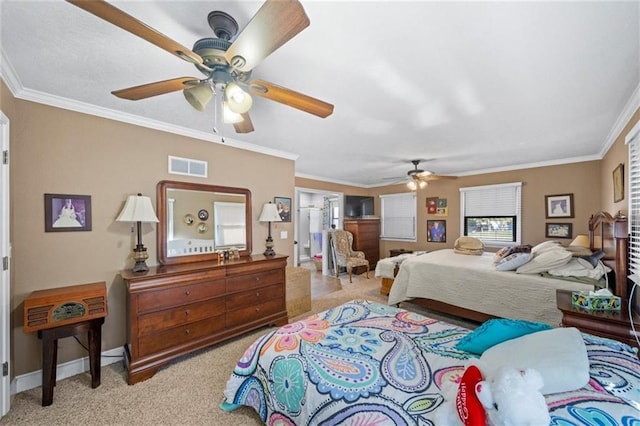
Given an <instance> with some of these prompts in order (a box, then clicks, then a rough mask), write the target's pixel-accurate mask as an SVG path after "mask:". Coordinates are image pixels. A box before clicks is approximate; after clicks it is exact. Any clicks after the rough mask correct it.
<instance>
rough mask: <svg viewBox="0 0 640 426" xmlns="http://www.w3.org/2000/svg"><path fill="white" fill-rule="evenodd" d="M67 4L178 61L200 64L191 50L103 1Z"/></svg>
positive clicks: (82, 1)
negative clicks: (141, 39) (157, 48)
mask: <svg viewBox="0 0 640 426" xmlns="http://www.w3.org/2000/svg"><path fill="white" fill-rule="evenodd" d="M67 1H68V2H69V3H71V4H73V5H75V6H78V7H79V8H80V9H83V10H85V11H87V12H89V13H92V14H94V15H96V16H97V17H98V18H102V19H104V20H105V21H107V22H110V23H112V24H113V25H117V26H118V27H120V28H122V29H123V30H125V31H129V32H130V33H131V34H133V35H136V36H138V37H140V38H143V39H145V40H147V41H148V42H149V43H151V44H155V45H156V46H158V47H159V48H161V49H164V50H166V51H167V52H169V53H171V54H173V55H176V56H177V57H179V58H180V59H184V60H185V61H188V62H192V63H194V64H202V63H203V61H202V58H201V57H200V55H198V54H197V53H194V52H192V51H191V49H189V48H187V47H185V46H183V45H181V44H180V43H178V42H176V41H174V40H172V39H170V38H169V37H167V36H165V35H164V34H161V33H159V32H158V31H156V30H154V29H153V28H151V27H149V26H148V25H146V24H144V23H143V22H140V21H138V20H137V19H136V18H134V17H133V16H131V15H128V14H127V13H125V12H123V11H122V10H120V9H118V8H117V7H115V6H112V5H111V4H109V3H107V2H105V1H103V0H67Z"/></svg>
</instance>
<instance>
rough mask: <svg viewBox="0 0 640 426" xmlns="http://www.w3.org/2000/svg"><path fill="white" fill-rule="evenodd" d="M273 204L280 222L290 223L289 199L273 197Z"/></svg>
mask: <svg viewBox="0 0 640 426" xmlns="http://www.w3.org/2000/svg"><path fill="white" fill-rule="evenodd" d="M273 203H274V204H275V205H276V206H277V207H278V214H279V215H280V220H281V221H283V222H291V198H285V197H274V199H273Z"/></svg>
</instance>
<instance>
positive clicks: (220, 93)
mask: <svg viewBox="0 0 640 426" xmlns="http://www.w3.org/2000/svg"><path fill="white" fill-rule="evenodd" d="M213 96H214V97H215V98H214V105H213V132H214V133H215V134H217V135H219V136H220V139H221V142H222V143H224V117H223V115H222V114H223V112H224V108H223V105H222V103H223V102H224V85H223V84H215V85H214V86H213Z"/></svg>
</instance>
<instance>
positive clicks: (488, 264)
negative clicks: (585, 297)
mask: <svg viewBox="0 0 640 426" xmlns="http://www.w3.org/2000/svg"><path fill="white" fill-rule="evenodd" d="M493 257H494V254H493V253H484V254H483V255H481V256H469V255H464V254H456V253H454V252H453V250H450V249H446V250H437V251H432V252H430V253H426V254H424V255H422V256H416V257H412V258H409V259H406V260H405V261H404V262H402V265H401V266H400V271H399V272H398V275H397V276H396V278H395V280H394V282H393V286H392V287H391V292H390V293H389V302H388V303H389V304H390V305H394V304H396V303H400V302H403V301H409V300H410V299H412V298H416V297H419V298H424V299H433V300H438V301H441V302H444V303H448V304H451V305H455V306H460V307H463V308H466V309H472V310H474V311H478V312H482V313H485V314H489V315H495V316H498V317H504V318H519V319H525V320H530V321H541V322H545V323H547V324H550V325H552V326H554V327H555V326H558V325H559V324H560V321H561V319H562V314H561V312H560V311H559V310H558V309H557V307H556V289H558V288H560V289H565V290H579V291H589V290H593V286H592V285H588V284H583V283H578V282H572V281H565V280H559V279H553V278H544V277H541V276H539V275H525V274H516V273H515V272H505V271H496V269H495V266H494V264H493Z"/></svg>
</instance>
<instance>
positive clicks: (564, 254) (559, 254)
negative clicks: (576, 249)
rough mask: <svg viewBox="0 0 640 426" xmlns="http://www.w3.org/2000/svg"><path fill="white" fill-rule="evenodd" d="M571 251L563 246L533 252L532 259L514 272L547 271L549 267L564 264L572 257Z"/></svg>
mask: <svg viewBox="0 0 640 426" xmlns="http://www.w3.org/2000/svg"><path fill="white" fill-rule="evenodd" d="M572 257H573V256H571V252H569V251H567V250H565V249H564V248H563V247H556V248H554V249H548V250H545V251H544V252H542V253H538V254H535V255H534V256H533V259H531V260H530V261H529V262H527V263H525V264H524V265H522V266H520V267H519V268H518V269H517V270H516V272H517V273H518V274H539V273H541V272H547V271H548V270H550V269H555V268H558V267H560V266H562V265H566V264H567V263H568V262H569V261H570V260H571V258H572Z"/></svg>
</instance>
